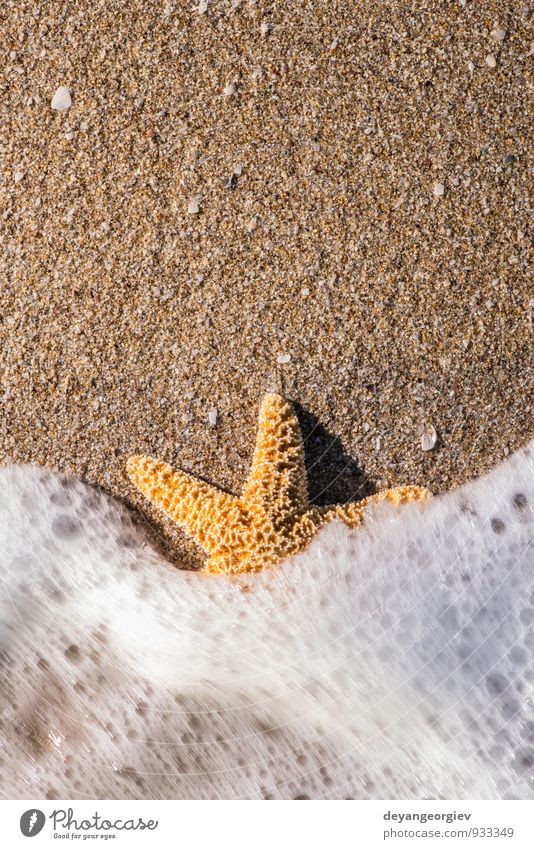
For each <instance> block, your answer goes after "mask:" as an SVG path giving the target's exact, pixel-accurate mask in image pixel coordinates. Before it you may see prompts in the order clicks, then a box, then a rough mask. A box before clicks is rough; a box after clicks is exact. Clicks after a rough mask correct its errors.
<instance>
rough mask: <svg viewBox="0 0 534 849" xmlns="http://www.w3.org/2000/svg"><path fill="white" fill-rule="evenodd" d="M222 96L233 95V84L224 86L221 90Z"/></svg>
mask: <svg viewBox="0 0 534 849" xmlns="http://www.w3.org/2000/svg"><path fill="white" fill-rule="evenodd" d="M223 94H224V96H225V97H232V95H234V94H235V85H234V84H233V83H229V84H228V85H225V87H224V88H223Z"/></svg>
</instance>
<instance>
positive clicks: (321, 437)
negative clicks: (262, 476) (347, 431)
mask: <svg viewBox="0 0 534 849" xmlns="http://www.w3.org/2000/svg"><path fill="white" fill-rule="evenodd" d="M292 403H293V405H294V408H295V412H296V414H297V418H298V420H299V424H300V429H301V433H302V439H303V442H304V457H305V463H306V472H307V474H308V490H309V494H310V501H311V502H312V503H313V504H317V505H326V504H344V503H347V502H349V501H360V500H361V499H362V498H367V496H368V495H372V494H373V493H374V492H376V487H374V486H373V484H372V482H371V481H370V479H369V477H368V476H367V474H366V473H365V471H364V470H363V468H362V467H361V466H360V465H359V464H358V462H357V461H356V460H355V459H354V458H353V457H351V456H350V454H348V453H347V451H346V450H345V448H344V447H343V444H342V442H341V440H340V439H339V437H337V436H335V435H334V434H332V433H330V432H329V431H328V430H326V428H325V427H324V426H323V425H322V424H321V423H320V421H319V419H318V418H317V416H315V415H314V414H313V413H311V412H310V411H309V410H307V409H306V408H305V407H303V406H302V405H301V404H299V403H298V401H293V402H292Z"/></svg>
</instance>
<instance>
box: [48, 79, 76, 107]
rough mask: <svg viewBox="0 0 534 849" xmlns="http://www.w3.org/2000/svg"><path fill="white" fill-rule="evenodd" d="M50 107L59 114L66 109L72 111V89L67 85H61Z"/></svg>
mask: <svg viewBox="0 0 534 849" xmlns="http://www.w3.org/2000/svg"><path fill="white" fill-rule="evenodd" d="M50 105H51V106H52V109H56V110H57V111H58V112H64V111H65V109H70V107H71V105H72V97H71V94H70V89H68V88H67V86H65V85H60V86H59V88H58V89H56V93H55V94H54V96H53V98H52V102H51V104H50Z"/></svg>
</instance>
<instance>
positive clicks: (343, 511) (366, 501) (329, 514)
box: [319, 486, 431, 528]
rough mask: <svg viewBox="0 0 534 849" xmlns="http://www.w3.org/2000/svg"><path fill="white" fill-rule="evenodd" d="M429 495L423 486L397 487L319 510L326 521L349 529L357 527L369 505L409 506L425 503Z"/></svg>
mask: <svg viewBox="0 0 534 849" xmlns="http://www.w3.org/2000/svg"><path fill="white" fill-rule="evenodd" d="M430 496H431V493H430V491H429V490H428V489H425V487H423V486H397V487H395V488H394V489H385V490H383V491H382V492H377V493H376V494H375V495H370V496H369V497H368V498H363V499H362V500H361V501H353V502H350V503H349V504H332V505H328V506H326V507H321V508H319V509H320V510H321V512H322V514H323V515H324V517H325V520H326V521H330V520H331V519H341V521H342V522H345V524H346V525H348V526H349V527H351V528H357V527H359V526H360V525H361V524H362V523H363V521H364V518H365V511H366V509H367V508H368V507H369V506H370V505H371V504H376V503H377V502H379V501H389V502H391V503H392V504H410V503H412V502H415V501H426V500H427V498H430Z"/></svg>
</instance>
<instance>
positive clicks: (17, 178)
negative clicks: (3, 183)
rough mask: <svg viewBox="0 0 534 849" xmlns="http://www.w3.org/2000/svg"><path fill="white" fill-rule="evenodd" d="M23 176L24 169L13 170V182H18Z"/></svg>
mask: <svg viewBox="0 0 534 849" xmlns="http://www.w3.org/2000/svg"><path fill="white" fill-rule="evenodd" d="M23 177H24V171H15V174H14V178H15V183H20V181H21V180H22V178H23Z"/></svg>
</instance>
